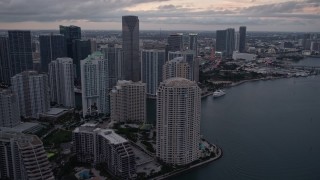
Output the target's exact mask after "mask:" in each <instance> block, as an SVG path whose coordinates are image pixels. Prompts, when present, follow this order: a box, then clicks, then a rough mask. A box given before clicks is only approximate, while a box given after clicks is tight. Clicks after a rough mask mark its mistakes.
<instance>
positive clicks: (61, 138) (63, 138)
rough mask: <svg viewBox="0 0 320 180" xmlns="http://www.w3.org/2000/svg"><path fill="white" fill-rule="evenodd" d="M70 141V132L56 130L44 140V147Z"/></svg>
mask: <svg viewBox="0 0 320 180" xmlns="http://www.w3.org/2000/svg"><path fill="white" fill-rule="evenodd" d="M70 141H72V131H66V130H62V129H59V130H56V131H54V132H52V133H51V134H50V135H48V136H47V137H46V138H45V139H44V140H43V143H44V145H52V144H54V146H56V147H57V146H59V145H60V144H61V143H65V142H70Z"/></svg>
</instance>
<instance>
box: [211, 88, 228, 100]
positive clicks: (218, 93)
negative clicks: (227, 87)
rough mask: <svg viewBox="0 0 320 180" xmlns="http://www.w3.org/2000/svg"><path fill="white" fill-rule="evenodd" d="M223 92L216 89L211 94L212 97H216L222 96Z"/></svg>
mask: <svg viewBox="0 0 320 180" xmlns="http://www.w3.org/2000/svg"><path fill="white" fill-rule="evenodd" d="M225 94H226V92H225V91H223V90H216V91H215V92H213V94H212V96H213V98H217V97H220V96H223V95H225Z"/></svg>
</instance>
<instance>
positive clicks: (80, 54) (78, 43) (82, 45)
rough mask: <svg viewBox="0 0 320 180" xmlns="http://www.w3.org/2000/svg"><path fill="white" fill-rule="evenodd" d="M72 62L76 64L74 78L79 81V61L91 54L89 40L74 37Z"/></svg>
mask: <svg viewBox="0 0 320 180" xmlns="http://www.w3.org/2000/svg"><path fill="white" fill-rule="evenodd" d="M72 53H73V58H72V59H73V63H74V64H75V66H76V78H77V81H78V82H80V77H81V72H80V61H81V60H83V59H85V58H86V57H88V55H90V54H91V42H90V40H82V39H76V40H73V42H72Z"/></svg>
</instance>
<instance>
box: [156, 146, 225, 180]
mask: <svg viewBox="0 0 320 180" xmlns="http://www.w3.org/2000/svg"><path fill="white" fill-rule="evenodd" d="M213 146H214V147H216V149H215V152H216V156H215V157H212V158H210V159H207V160H204V161H201V162H199V163H197V164H194V165H191V166H189V167H187V168H181V169H177V170H174V171H172V172H169V173H166V174H163V175H160V176H157V177H155V178H151V179H152V180H161V179H166V178H169V177H172V176H176V175H179V174H181V173H183V172H186V171H190V170H192V169H195V168H197V167H200V166H204V165H206V164H208V163H211V162H213V161H215V160H217V159H219V158H221V157H222V154H223V153H222V150H221V148H219V147H218V146H216V145H213Z"/></svg>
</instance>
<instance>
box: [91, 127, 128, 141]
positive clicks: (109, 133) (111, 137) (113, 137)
mask: <svg viewBox="0 0 320 180" xmlns="http://www.w3.org/2000/svg"><path fill="white" fill-rule="evenodd" d="M95 131H98V132H99V134H100V135H101V136H102V137H104V138H105V139H107V140H108V141H109V142H110V143H111V144H121V143H125V142H127V140H126V139H125V138H123V137H121V136H120V135H119V134H116V133H115V132H114V131H113V130H111V129H100V128H97V129H95Z"/></svg>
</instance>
